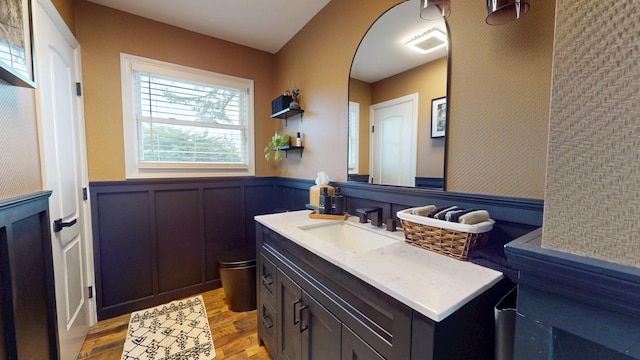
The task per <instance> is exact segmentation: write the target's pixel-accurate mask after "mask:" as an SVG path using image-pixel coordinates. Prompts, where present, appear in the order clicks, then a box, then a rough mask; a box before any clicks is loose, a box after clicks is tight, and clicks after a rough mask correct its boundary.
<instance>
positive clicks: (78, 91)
mask: <svg viewBox="0 0 640 360" xmlns="http://www.w3.org/2000/svg"><path fill="white" fill-rule="evenodd" d="M76 95H77V96H82V85H80V83H79V82H77V83H76Z"/></svg>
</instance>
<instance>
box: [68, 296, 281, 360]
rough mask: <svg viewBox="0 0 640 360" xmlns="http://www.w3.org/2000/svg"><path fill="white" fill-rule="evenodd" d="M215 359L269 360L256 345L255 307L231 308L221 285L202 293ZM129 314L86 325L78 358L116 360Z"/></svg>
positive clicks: (123, 338)
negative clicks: (238, 310) (245, 309)
mask: <svg viewBox="0 0 640 360" xmlns="http://www.w3.org/2000/svg"><path fill="white" fill-rule="evenodd" d="M202 297H203V299H204V303H205V307H206V309H207V317H208V318H209V327H210V328H211V336H212V338H213V344H214V346H215V349H216V360H222V359H224V360H271V357H270V356H269V354H268V353H267V350H266V348H265V347H264V346H259V345H258V333H257V329H258V327H257V310H253V311H246V312H233V311H231V310H229V307H228V306H227V304H226V303H225V297H224V291H223V289H222V288H220V289H216V290H212V291H208V292H206V293H203V294H202ZM129 318H130V314H127V315H122V316H118V317H115V318H112V319H107V320H103V321H100V322H98V323H97V324H95V325H94V326H92V327H91V329H89V334H88V335H87V338H86V339H85V341H84V344H83V345H82V348H81V350H80V354H79V355H78V360H117V359H120V356H121V355H122V348H123V347H124V341H125V338H126V337H127V328H128V325H129Z"/></svg>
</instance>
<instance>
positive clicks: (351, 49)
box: [276, 0, 555, 199]
mask: <svg viewBox="0 0 640 360" xmlns="http://www.w3.org/2000/svg"><path fill="white" fill-rule="evenodd" d="M396 3H398V2H397V1H375V2H371V1H366V0H350V1H332V2H330V3H329V4H328V5H327V6H326V7H325V8H324V9H323V10H322V11H321V12H320V13H319V14H318V15H317V16H316V17H315V18H314V19H313V20H312V21H311V22H310V23H309V24H308V25H307V26H306V27H305V28H303V29H302V31H300V32H299V33H298V34H297V35H296V36H295V37H294V38H293V39H292V40H291V41H290V42H289V43H288V44H287V45H286V46H285V47H284V48H283V49H282V50H281V51H280V52H278V53H277V54H276V55H277V60H276V66H277V69H276V73H277V78H276V82H277V84H278V85H279V87H281V88H283V89H284V88H286V83H287V81H295V82H296V84H297V85H299V86H300V87H301V89H302V91H303V95H302V98H301V104H302V107H303V108H304V109H305V111H306V112H305V117H304V122H303V123H301V124H298V125H294V126H293V127H292V125H289V127H288V129H284V124H282V127H283V129H284V130H285V131H288V132H291V133H295V131H297V130H296V129H297V128H296V127H295V126H300V127H301V128H303V129H304V130H303V131H304V132H305V133H307V136H306V144H305V146H306V148H305V153H304V158H303V159H301V160H299V161H285V162H283V164H282V166H281V167H280V172H279V174H280V175H282V176H286V177H298V178H308V179H312V178H314V177H315V173H316V172H317V171H318V170H324V171H327V172H328V173H329V174H330V176H331V177H332V178H333V179H336V180H345V179H346V170H345V169H346V161H347V160H346V156H347V155H346V145H347V144H346V131H347V123H346V122H347V97H348V84H349V82H348V74H349V70H350V66H351V60H352V59H353V55H354V53H355V50H356V47H357V45H358V43H359V41H360V39H361V38H362V36H363V35H364V34H365V32H366V31H367V29H368V27H369V26H370V25H371V24H372V23H373V21H375V19H376V18H377V17H378V16H379V15H380V14H382V13H383V12H384V11H386V10H387V9H388V8H389V7H391V6H392V5H394V4H396ZM484 12H485V10H484V8H483V2H481V1H477V2H470V3H469V4H465V6H458V7H456V8H455V9H453V10H452V14H451V16H450V17H449V18H448V20H447V22H448V25H449V31H450V36H451V54H452V55H451V56H452V58H451V72H452V73H451V84H450V86H451V93H450V96H449V99H448V100H449V107H450V110H449V111H450V117H449V126H450V128H449V133H448V135H449V138H448V140H447V141H449V144H448V149H447V151H448V153H447V156H448V159H447V161H448V163H447V179H446V186H447V189H448V190H451V191H458V192H467V193H479V194H491V195H504V196H514V197H524V198H535V199H542V198H543V197H544V180H545V159H546V148H547V127H548V118H549V116H548V111H549V97H550V88H551V60H552V58H551V56H552V46H553V21H554V16H555V15H554V14H555V9H554V4H553V2H537V3H536V4H535V5H534V6H532V10H531V11H530V13H529V14H527V15H526V16H525V17H524V18H523V19H521V20H519V21H516V22H513V23H510V24H507V25H503V26H496V27H492V26H488V25H486V24H485V23H484ZM289 124H291V121H289Z"/></svg>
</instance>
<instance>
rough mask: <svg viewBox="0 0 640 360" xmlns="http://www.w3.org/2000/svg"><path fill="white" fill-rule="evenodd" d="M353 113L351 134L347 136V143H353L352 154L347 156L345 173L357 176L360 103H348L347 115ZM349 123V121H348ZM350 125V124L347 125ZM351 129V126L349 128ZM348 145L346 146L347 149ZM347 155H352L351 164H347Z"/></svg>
mask: <svg viewBox="0 0 640 360" xmlns="http://www.w3.org/2000/svg"><path fill="white" fill-rule="evenodd" d="M351 112H353V113H355V114H356V116H355V119H354V120H355V124H353V130H354V133H353V134H347V137H348V138H349V141H351V142H353V143H354V144H355V145H352V147H353V152H350V154H348V156H347V163H348V164H347V173H348V174H359V173H360V103H357V102H354V101H349V113H351ZM349 121H350V120H349ZM349 125H351V124H349ZM349 127H350V128H351V126H349ZM348 147H349V145H348V144H347V148H348ZM349 155H353V159H352V160H353V163H351V162H349Z"/></svg>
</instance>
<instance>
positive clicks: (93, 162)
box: [76, 0, 275, 181]
mask: <svg viewBox="0 0 640 360" xmlns="http://www.w3.org/2000/svg"><path fill="white" fill-rule="evenodd" d="M76 19H77V23H76V30H77V37H78V40H79V41H80V44H81V45H82V68H83V72H82V75H83V82H84V85H83V88H84V108H85V122H86V132H87V156H88V163H89V180H90V181H97V180H124V179H125V167H124V144H123V134H122V101H121V98H122V95H121V88H120V53H121V52H123V53H128V54H132V55H137V56H143V57H148V58H152V59H156V60H161V61H167V62H171V63H176V64H180V65H186V66H191V67H195V68H199V69H204V70H209V71H214V72H218V73H223V74H227V75H233V76H239V77H243V78H249V79H253V80H254V89H255V129H256V139H257V141H259V142H262V141H261V140H263V141H264V143H265V144H266V142H267V140H266V139H268V138H269V137H270V136H271V135H272V134H273V131H274V130H275V124H274V123H273V120H271V119H270V118H269V115H270V114H271V100H272V98H273V96H272V95H273V82H274V73H273V69H274V55H273V54H269V53H266V52H263V51H259V50H255V49H251V48H248V47H244V46H239V45H236V44H232V43H229V42H226V41H222V40H219V39H214V38H211V37H208V36H204V35H200V34H196V33H193V32H190V31H187V30H183V29H179V28H176V27H173V26H169V25H165V24H161V23H159V22H155V21H151V20H148V19H145V18H141V17H138V16H134V15H130V14H126V13H123V12H120V11H117V10H113V9H110V8H107V7H103V6H100V5H96V4H94V3H90V2H87V1H84V0H81V1H78V3H77V5H76ZM259 144H260V143H259ZM259 144H258V145H259ZM263 148H264V146H256V159H257V165H256V174H257V175H258V176H266V175H273V174H274V170H273V169H272V168H270V167H269V166H268V164H267V163H266V162H265V161H264V157H263V153H262V149H263Z"/></svg>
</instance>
